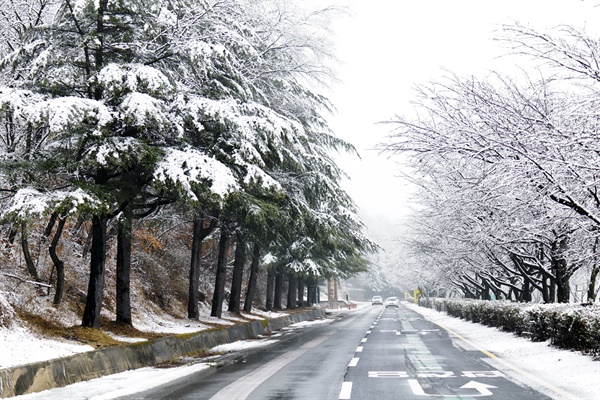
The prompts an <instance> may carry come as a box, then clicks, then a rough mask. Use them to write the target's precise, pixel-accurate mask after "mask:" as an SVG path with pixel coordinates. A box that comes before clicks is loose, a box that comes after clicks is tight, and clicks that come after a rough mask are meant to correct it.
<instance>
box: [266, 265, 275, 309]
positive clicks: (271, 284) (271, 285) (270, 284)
mask: <svg viewBox="0 0 600 400" xmlns="http://www.w3.org/2000/svg"><path fill="white" fill-rule="evenodd" d="M274 291H275V268H269V271H268V272H267V300H266V302H265V308H266V309H267V310H268V311H271V310H272V309H273V300H274Z"/></svg>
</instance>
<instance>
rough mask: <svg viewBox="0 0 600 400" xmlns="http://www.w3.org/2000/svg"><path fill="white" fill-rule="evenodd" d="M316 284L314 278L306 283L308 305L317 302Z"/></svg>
mask: <svg viewBox="0 0 600 400" xmlns="http://www.w3.org/2000/svg"><path fill="white" fill-rule="evenodd" d="M314 297H315V285H314V283H313V281H312V280H309V281H308V283H307V284H306V306H307V307H311V306H313V305H314V304H315V299H314Z"/></svg>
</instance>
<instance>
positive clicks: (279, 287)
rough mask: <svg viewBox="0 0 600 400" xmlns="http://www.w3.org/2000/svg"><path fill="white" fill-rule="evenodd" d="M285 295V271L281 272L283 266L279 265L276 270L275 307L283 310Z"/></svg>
mask: <svg viewBox="0 0 600 400" xmlns="http://www.w3.org/2000/svg"><path fill="white" fill-rule="evenodd" d="M282 296H283V273H282V272H281V268H280V267H277V269H276V270H275V296H274V297H275V298H274V299H273V308H274V309H276V310H281V309H282V308H283V307H282V304H281V297H282Z"/></svg>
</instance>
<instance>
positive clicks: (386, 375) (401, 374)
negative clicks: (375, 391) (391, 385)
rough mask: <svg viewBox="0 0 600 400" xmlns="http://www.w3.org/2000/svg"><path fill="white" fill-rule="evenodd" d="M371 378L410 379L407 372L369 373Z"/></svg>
mask: <svg viewBox="0 0 600 400" xmlns="http://www.w3.org/2000/svg"><path fill="white" fill-rule="evenodd" d="M369 378H408V373H407V372H406V371H369Z"/></svg>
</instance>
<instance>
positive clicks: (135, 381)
mask: <svg viewBox="0 0 600 400" xmlns="http://www.w3.org/2000/svg"><path fill="white" fill-rule="evenodd" d="M404 304H406V305H408V307H410V308H411V309H413V310H414V311H417V312H419V313H420V314H422V315H423V316H425V317H426V318H427V319H429V320H431V321H432V322H434V323H437V324H439V325H441V326H442V327H444V328H446V329H449V330H450V331H451V335H458V336H460V338H462V339H461V341H462V342H463V345H464V346H465V348H469V349H473V348H475V349H478V350H483V351H486V352H487V354H488V355H490V356H492V357H495V358H491V359H489V360H488V362H489V363H490V364H491V365H492V366H493V367H494V368H496V369H498V370H501V371H502V372H504V373H505V374H507V375H510V376H512V377H515V378H516V379H518V380H520V379H523V378H526V379H529V378H531V377H533V378H532V379H534V380H535V382H536V383H535V388H536V389H538V390H540V391H541V392H543V393H545V394H547V395H548V396H549V397H552V398H554V399H556V400H559V399H560V400H564V399H580V400H599V399H600V361H593V360H592V358H591V357H588V356H584V355H582V354H580V353H576V352H572V351H567V350H560V349H555V348H552V347H550V346H549V345H548V343H535V342H531V341H529V340H528V339H524V338H520V337H517V336H515V335H513V334H512V333H507V332H502V331H499V330H498V329H496V328H490V327H486V326H483V325H479V324H474V323H471V322H468V321H464V320H460V319H457V318H453V317H450V316H448V315H446V314H443V313H439V312H437V311H434V310H431V309H427V308H423V307H419V306H417V305H414V304H410V303H404ZM367 305H368V306H369V307H370V304H368V303H365V304H359V308H358V309H359V310H360V309H361V308H363V307H365V306H367ZM335 312H336V313H337V312H343V313H353V312H356V310H345V309H343V310H335ZM331 321H332V320H331V319H321V320H316V321H311V322H301V323H297V324H294V325H293V326H290V328H291V329H299V328H301V327H305V326H310V325H312V324H322V323H327V322H331ZM274 336H275V335H274ZM38 340H39V339H38ZM275 340H277V339H273V337H272V338H271V339H260V340H244V341H239V342H235V343H231V344H228V345H223V346H217V347H216V348H213V349H212V350H213V351H215V352H230V351H237V350H244V349H248V348H251V347H254V346H266V345H268V343H269V342H271V343H273V342H275ZM40 342H42V341H40ZM43 343H45V341H44V342H43ZM21 348H26V346H25V347H21ZM44 349H45V347H44ZM208 367H209V364H206V363H199V364H194V365H190V366H184V367H176V368H170V369H164V368H151V367H150V368H141V369H138V370H134V371H127V372H123V373H120V374H114V375H109V376H106V377H103V378H98V379H94V380H91V381H87V382H81V383H77V384H74V385H70V386H68V387H65V388H59V389H53V390H49V391H45V392H41V393H34V394H30V395H24V396H17V397H15V399H19V400H41V399H44V400H53V399H56V400H58V399H61V400H62V399H66V398H68V399H73V400H78V399H89V400H108V399H114V398H117V397H122V396H127V395H132V394H134V393H136V392H139V391H142V390H147V389H150V388H151V387H154V386H158V385H160V384H163V383H166V382H168V381H170V380H174V379H177V378H182V377H185V376H189V375H191V374H194V373H197V372H199V371H202V370H204V369H206V368H208ZM149 385H152V386H149Z"/></svg>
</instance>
